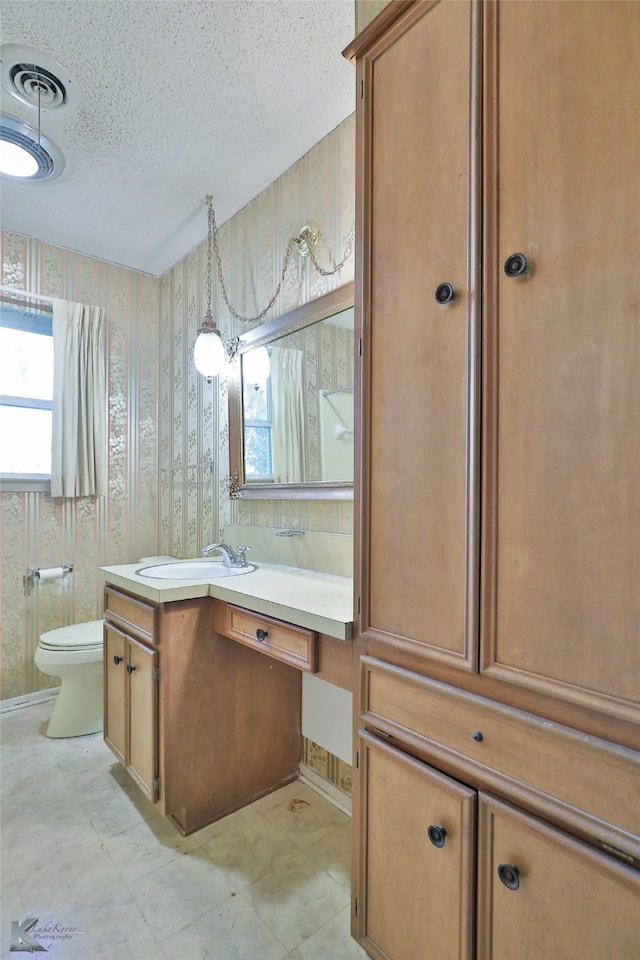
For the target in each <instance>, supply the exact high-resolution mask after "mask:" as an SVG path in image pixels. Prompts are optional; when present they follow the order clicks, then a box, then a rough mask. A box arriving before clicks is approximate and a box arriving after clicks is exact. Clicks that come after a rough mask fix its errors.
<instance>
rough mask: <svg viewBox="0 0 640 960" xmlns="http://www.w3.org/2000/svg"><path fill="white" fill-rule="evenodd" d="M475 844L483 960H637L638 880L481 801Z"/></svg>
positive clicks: (614, 863)
mask: <svg viewBox="0 0 640 960" xmlns="http://www.w3.org/2000/svg"><path fill="white" fill-rule="evenodd" d="M478 837H479V847H478V865H479V872H478V894H479V896H478V904H479V918H478V960H512V958H514V957H518V958H519V960H540V958H542V957H549V958H551V957H552V958H553V960H576V958H577V957H583V958H587V957H588V960H612V958H613V957H615V958H616V960H637V957H638V948H639V944H640V940H639V928H638V904H639V902H640V872H638V871H637V870H634V869H633V868H631V867H627V866H625V865H624V864H622V863H621V862H620V861H618V860H614V859H613V858H612V857H609V856H606V855H604V854H601V853H598V852H597V851H596V850H593V849H591V848H590V847H588V846H587V845H586V844H583V843H580V842H579V841H577V840H574V839H573V838H571V837H570V836H568V835H567V834H564V833H562V832H561V831H559V830H554V829H553V828H551V827H549V826H547V825H546V824H545V823H543V822H542V821H539V820H536V819H534V818H533V817H529V816H526V815H525V814H522V813H520V812H518V811H516V810H514V809H513V808H511V807H509V806H507V805H506V804H503V803H500V802H499V801H497V800H494V799H493V798H489V797H486V796H484V795H483V794H480V805H479V823H478ZM501 864H509V865H515V866H516V867H517V868H518V871H519V878H518V882H519V886H518V888H517V889H515V890H513V889H509V888H507V887H506V886H504V885H503V883H502V882H501V880H500V879H499V877H498V867H499V866H500V865H501Z"/></svg>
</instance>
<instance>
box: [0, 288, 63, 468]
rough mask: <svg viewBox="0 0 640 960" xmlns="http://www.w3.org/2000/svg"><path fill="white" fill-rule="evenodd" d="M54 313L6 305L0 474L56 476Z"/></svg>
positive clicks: (1, 332)
mask: <svg viewBox="0 0 640 960" xmlns="http://www.w3.org/2000/svg"><path fill="white" fill-rule="evenodd" d="M52 398H53V336H52V318H51V313H45V312H42V313H40V312H35V311H33V312H32V311H27V310H21V309H20V308H18V307H14V306H8V305H6V304H3V305H2V306H1V307H0V474H1V475H2V476H3V477H4V478H6V479H10V480H11V479H19V480H45V479H48V478H49V477H50V475H51V401H52Z"/></svg>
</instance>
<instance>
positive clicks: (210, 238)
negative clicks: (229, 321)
mask: <svg viewBox="0 0 640 960" xmlns="http://www.w3.org/2000/svg"><path fill="white" fill-rule="evenodd" d="M206 203H207V216H208V233H207V311H206V313H205V315H204V320H203V321H202V326H201V327H200V329H199V330H198V335H197V337H196V342H195V345H194V348H193V362H194V364H195V367H196V370H197V371H198V372H199V373H201V374H203V376H205V377H206V378H207V379H208V380H209V381H211V380H212V379H213V377H217V376H218V374H219V373H220V372H221V371H222V370H223V368H224V363H225V359H226V358H227V357H232V356H233V355H234V354H235V349H236V343H237V340H234V341H233V342H232V343H231V344H228V345H225V343H224V342H223V339H222V335H221V333H220V331H219V329H218V327H217V325H216V323H215V321H214V319H213V313H212V309H211V275H212V269H213V253H215V256H216V263H217V265H218V280H219V282H220V289H221V291H222V296H223V299H224V302H225V303H226V305H227V308H228V310H229V312H230V314H231V316H232V317H234V319H236V320H239V321H240V322H241V323H255V322H257V321H259V320H263V319H264V317H265V316H266V315H267V313H268V312H269V310H271V308H272V307H273V305H274V303H275V302H276V300H277V298H278V295H279V293H280V290H281V289H282V284H283V283H284V278H285V276H286V273H287V267H288V266H289V260H290V258H291V254H292V252H293V250H294V249H296V250H297V251H298V253H299V254H300V256H301V257H303V258H306V257H309V259H310V260H311V262H312V264H313V266H314V267H315V269H316V270H317V272H318V273H319V274H320V275H321V276H323V277H329V276H331V275H332V274H334V273H339V271H340V270H342V268H343V266H344V265H345V263H346V262H347V260H348V259H349V257H350V256H351V253H352V251H353V243H354V237H355V231H354V230H352V231H351V233H350V235H349V238H348V240H347V245H346V247H345V251H344V256H343V257H342V260H340V262H339V263H337V264H336V265H335V266H334V267H332V268H331V269H325V268H323V267H321V266H320V264H319V263H318V261H317V260H316V257H315V248H316V246H317V243H318V240H319V238H320V227H319V226H318V224H317V223H313V222H310V223H306V224H304V226H302V227H300V230H299V231H298V233H297V235H296V236H295V237H291V239H290V240H289V242H288V244H287V249H286V250H285V254H284V258H283V261H282V271H281V273H280V280H279V281H278V286H277V287H276V291H275V293H274V294H273V296H272V297H271V299H270V300H269V303H268V304H267V305H266V307H265V308H264V310H261V311H260V313H257V314H256V315H255V317H243V316H242V314H240V313H238V311H237V310H236V309H235V308H234V307H233V306H232V305H231V303H230V302H229V296H228V294H227V285H226V282H225V279H224V273H223V271H222V261H221V259H220V247H219V246H218V228H217V226H216V215H215V211H214V209H213V197H212V196H211V195H210V194H208V195H207V197H206Z"/></svg>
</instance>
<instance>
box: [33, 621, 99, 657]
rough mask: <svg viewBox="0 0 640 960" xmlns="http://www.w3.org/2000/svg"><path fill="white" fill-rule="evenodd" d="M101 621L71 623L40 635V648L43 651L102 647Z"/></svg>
mask: <svg viewBox="0 0 640 960" xmlns="http://www.w3.org/2000/svg"><path fill="white" fill-rule="evenodd" d="M103 623H104V621H103V620H89V621H88V622H87V623H72V624H70V625H69V626H68V627H58V629H57V630H48V631H47V632H46V633H43V634H41V635H40V646H41V647H43V649H45V650H93V649H95V648H96V647H101V646H102V625H103Z"/></svg>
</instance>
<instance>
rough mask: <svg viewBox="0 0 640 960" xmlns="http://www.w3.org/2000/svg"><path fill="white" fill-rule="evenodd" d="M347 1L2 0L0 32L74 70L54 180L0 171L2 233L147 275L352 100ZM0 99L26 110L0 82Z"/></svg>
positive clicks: (54, 133) (292, 156)
mask: <svg viewBox="0 0 640 960" xmlns="http://www.w3.org/2000/svg"><path fill="white" fill-rule="evenodd" d="M353 34H354V2H353V0H2V43H3V44H9V43H19V44H24V45H27V46H30V47H36V48H37V49H38V50H41V51H43V52H44V53H46V54H47V55H49V56H50V57H53V58H54V59H55V60H57V61H58V62H59V63H61V64H62V65H63V66H64V67H66V68H67V70H68V71H69V72H70V73H71V75H72V76H73V77H74V78H75V81H76V88H77V90H78V92H79V105H78V107H77V109H75V110H69V111H66V112H65V110H64V109H63V110H60V111H59V112H56V111H54V110H51V111H47V112H43V114H42V132H43V134H45V135H46V136H47V137H48V138H49V139H51V140H53V141H54V142H55V143H56V144H57V145H58V146H59V147H60V148H61V149H62V151H63V153H64V155H65V159H66V168H65V170H64V172H63V174H62V176H61V177H59V178H58V179H57V180H52V181H49V182H43V183H20V182H19V181H15V180H12V179H9V178H7V177H2V183H1V188H2V195H1V208H0V216H1V223H2V227H3V228H4V229H6V230H10V231H14V232H16V233H20V234H25V235H27V236H31V237H36V238H38V239H40V240H44V241H45V242H47V243H51V244H54V245H55V246H60V247H65V248H67V249H71V250H76V251H79V252H81V253H85V254H89V255H91V256H95V257H99V258H101V259H104V260H109V261H112V262H114V263H119V264H124V265H125V266H128V267H132V268H134V269H136V270H142V271H144V272H146V273H150V274H153V275H156V276H158V275H160V274H162V273H163V272H164V271H165V270H167V269H168V268H169V267H171V266H172V265H173V264H174V263H175V262H176V261H177V260H179V259H180V258H181V257H182V256H184V254H186V253H187V252H188V251H189V250H191V249H192V248H193V247H194V246H195V245H196V244H198V243H200V241H201V240H202V239H203V238H204V237H205V235H206V209H205V206H204V197H205V195H206V194H207V193H212V194H213V196H214V206H215V209H216V219H217V222H218V225H220V224H222V223H223V222H224V221H225V220H227V219H228V218H229V217H231V216H232V215H233V214H234V213H236V212H237V211H238V210H239V209H241V208H242V207H243V206H244V205H245V204H246V203H248V202H249V201H250V200H251V199H253V197H255V196H256V195H257V194H258V193H260V191H261V190H263V189H264V188H265V187H267V186H268V185H269V184H270V183H272V182H273V181H274V180H275V179H276V178H277V177H278V176H280V174H281V173H283V172H284V171H285V170H286V169H287V168H288V167H290V166H291V165H292V164H293V163H295V161H296V160H298V159H299V158H300V157H301V156H303V155H304V154H305V153H306V152H307V151H308V150H309V149H310V148H311V147H312V146H313V145H314V144H315V143H317V142H318V141H319V140H321V139H322V137H323V136H325V135H326V134H327V133H329V132H330V131H331V130H333V129H334V127H336V126H337V125H338V124H339V123H340V122H341V121H342V120H344V119H345V118H346V117H347V116H349V114H350V113H352V112H353V110H354V109H355V71H354V70H353V67H352V66H350V64H348V63H347V62H346V61H345V60H344V59H343V57H342V55H341V51H342V49H343V48H344V47H345V46H346V45H347V44H348V43H349V41H350V40H351V39H352V38H353ZM1 104H2V111H3V113H8V114H11V115H12V116H14V117H17V118H18V119H20V120H24V121H26V122H27V123H30V124H31V125H32V126H35V125H36V124H37V111H36V110H35V109H34V108H33V107H29V106H27V105H24V104H22V103H21V102H20V101H19V100H17V99H16V98H14V97H12V96H10V95H8V94H7V93H5V92H4V91H3V92H2V99H1Z"/></svg>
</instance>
